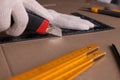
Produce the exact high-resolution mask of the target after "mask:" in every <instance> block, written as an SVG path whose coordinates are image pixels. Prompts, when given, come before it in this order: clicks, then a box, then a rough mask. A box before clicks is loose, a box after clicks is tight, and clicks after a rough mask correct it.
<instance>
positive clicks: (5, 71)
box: [0, 47, 11, 80]
mask: <svg viewBox="0 0 120 80" xmlns="http://www.w3.org/2000/svg"><path fill="white" fill-rule="evenodd" d="M10 76H11V72H10V69H9V66H8V63H7V61H6V58H5V55H4V53H3V50H2V48H1V47H0V80H5V79H6V78H8V77H10Z"/></svg>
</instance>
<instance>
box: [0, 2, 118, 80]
mask: <svg viewBox="0 0 120 80" xmlns="http://www.w3.org/2000/svg"><path fill="white" fill-rule="evenodd" d="M40 3H41V4H49V3H50V4H52V3H56V6H55V7H54V6H50V7H47V8H52V9H55V10H57V11H58V12H62V13H68V14H69V13H71V12H79V13H81V14H84V15H87V16H89V17H91V18H94V19H96V20H99V21H101V22H104V23H105V24H108V25H111V26H113V27H115V28H116V29H114V30H110V31H103V32H95V33H88V34H77V35H71V36H64V37H54V38H46V39H37V40H29V41H22V42H14V43H7V44H3V45H1V47H2V49H1V47H0V66H2V67H3V68H4V69H2V70H3V71H1V72H0V76H1V75H2V78H1V77H0V80H4V79H5V78H8V77H9V76H10V73H11V75H16V74H19V73H22V72H24V71H27V70H29V69H31V68H34V67H36V66H39V65H41V64H43V63H45V62H48V61H49V60H52V59H54V58H56V57H59V56H61V55H63V54H66V53H68V52H71V51H73V50H76V49H78V48H81V47H82V46H84V45H87V44H90V43H95V44H97V45H99V46H100V49H102V50H104V51H106V52H107V55H106V56H105V57H104V58H103V59H101V60H100V61H98V62H97V63H96V64H95V65H94V66H93V67H92V68H90V69H89V70H87V71H86V72H84V73H83V74H81V75H79V76H77V77H76V78H75V80H120V72H119V68H118V67H117V65H116V62H115V60H114V57H113V56H112V52H111V51H110V45H111V44H112V43H114V44H115V45H117V48H118V50H120V42H119V40H120V37H119V34H120V23H119V22H120V19H119V18H114V17H110V16H106V15H101V14H94V13H90V12H85V11H80V10H79V8H80V7H90V6H105V5H104V4H102V5H101V4H98V3H95V2H94V3H91V4H89V3H84V1H83V0H40Z"/></svg>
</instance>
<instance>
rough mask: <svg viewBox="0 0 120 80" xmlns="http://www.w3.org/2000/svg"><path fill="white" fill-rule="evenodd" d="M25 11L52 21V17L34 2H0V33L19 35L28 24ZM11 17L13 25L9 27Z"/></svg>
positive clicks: (10, 0) (22, 0) (3, 0)
mask: <svg viewBox="0 0 120 80" xmlns="http://www.w3.org/2000/svg"><path fill="white" fill-rule="evenodd" d="M25 8H26V9H28V10H30V11H33V12H34V13H36V14H38V15H40V16H42V17H44V18H46V19H48V20H50V21H52V19H53V17H52V16H51V15H50V14H49V13H48V11H47V10H46V9H45V8H44V7H42V6H41V5H40V4H39V3H37V2H36V0H0V32H1V31H6V33H7V34H8V35H11V36H19V35H21V34H22V33H23V32H24V30H25V28H26V26H27V23H28V15H27V13H26V10H25ZM11 15H12V16H13V19H14V21H15V23H14V24H13V25H12V26H10V25H11Z"/></svg>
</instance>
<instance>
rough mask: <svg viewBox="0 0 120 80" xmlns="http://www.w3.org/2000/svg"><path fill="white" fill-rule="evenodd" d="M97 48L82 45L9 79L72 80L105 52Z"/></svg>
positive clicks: (92, 45)
mask: <svg viewBox="0 0 120 80" xmlns="http://www.w3.org/2000/svg"><path fill="white" fill-rule="evenodd" d="M98 49H99V46H97V45H95V44H90V45H87V46H84V47H82V48H80V49H78V50H75V51H73V52H70V53H68V54H65V55H63V56H61V57H59V58H57V59H54V60H52V61H49V62H48V63H45V64H43V65H41V66H38V67H36V68H34V69H31V70H29V71H27V72H24V73H22V74H19V75H17V76H14V77H12V78H10V79H9V80H72V79H74V78H75V77H76V76H77V75H79V74H81V73H82V72H84V71H85V70H86V69H88V68H90V67H91V66H92V65H93V64H94V63H95V62H96V61H97V60H99V59H100V58H101V57H103V56H104V55H105V54H106V53H105V52H104V51H101V50H98Z"/></svg>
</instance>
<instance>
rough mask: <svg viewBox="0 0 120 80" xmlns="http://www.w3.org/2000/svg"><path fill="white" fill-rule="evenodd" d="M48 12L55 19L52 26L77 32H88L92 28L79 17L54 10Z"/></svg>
mask: <svg viewBox="0 0 120 80" xmlns="http://www.w3.org/2000/svg"><path fill="white" fill-rule="evenodd" d="M48 11H49V13H50V14H51V15H52V16H53V17H54V21H53V22H52V24H54V25H56V26H59V27H61V28H67V29H76V30H88V29H89V28H90V26H89V25H88V24H86V23H83V22H82V20H81V19H80V18H79V17H74V16H71V15H66V14H61V13H57V12H56V11H54V10H48Z"/></svg>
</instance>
